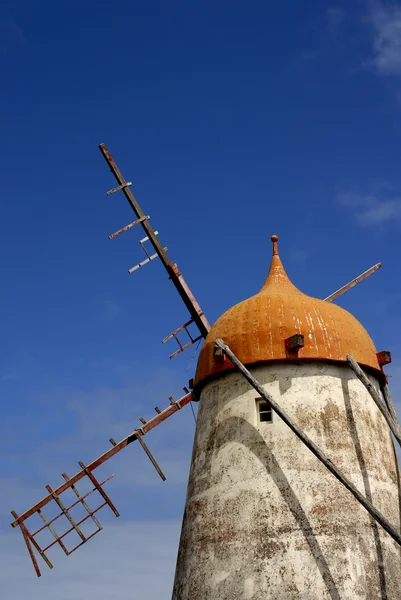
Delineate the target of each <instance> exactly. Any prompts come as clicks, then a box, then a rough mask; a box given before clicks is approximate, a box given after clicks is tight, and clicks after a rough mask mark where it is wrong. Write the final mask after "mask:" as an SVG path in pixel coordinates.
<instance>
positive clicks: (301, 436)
mask: <svg viewBox="0 0 401 600" xmlns="http://www.w3.org/2000/svg"><path fill="white" fill-rule="evenodd" d="M215 344H216V346H217V347H218V348H221V349H222V350H223V352H224V354H225V355H226V356H227V357H228V358H229V359H230V361H231V362H232V364H233V365H234V366H235V367H236V368H237V369H238V371H239V372H240V373H241V375H243V376H244V378H245V379H246V380H247V381H248V382H249V383H250V384H251V386H252V387H253V388H254V389H255V390H256V391H257V392H258V394H259V395H260V396H261V397H262V398H264V399H265V400H266V402H268V403H269V404H270V405H271V407H272V408H273V410H274V411H275V412H276V413H277V414H278V415H279V417H280V418H281V419H282V420H283V421H284V423H286V425H288V427H289V428H290V429H291V430H292V431H293V432H294V433H295V435H296V436H297V437H298V438H299V439H300V440H301V442H303V443H304V444H305V446H306V447H307V448H309V450H310V451H311V452H312V454H314V455H315V456H316V458H318V459H319V460H320V462H322V463H323V464H324V466H325V467H326V468H327V469H328V470H329V471H330V473H332V474H333V475H334V477H335V478H336V479H338V480H339V481H340V482H341V483H342V484H343V485H344V487H346V488H347V490H348V491H350V492H351V494H352V495H353V496H354V498H356V499H357V500H358V502H359V503H360V504H362V506H363V507H364V508H365V509H366V510H367V511H368V513H369V514H370V515H371V516H372V517H373V518H374V519H375V520H376V521H377V522H378V523H379V524H380V525H381V526H382V527H383V529H384V530H385V531H387V533H388V534H389V535H390V536H391V537H392V538H393V540H394V541H395V542H397V544H398V545H399V546H401V535H400V533H399V532H398V531H397V530H396V529H395V528H394V527H393V526H392V525H391V523H389V521H387V519H386V518H385V517H384V516H383V515H382V514H381V512H379V511H378V510H377V509H376V508H375V507H374V506H373V504H372V503H371V502H369V500H367V499H366V498H365V496H363V494H361V492H360V491H359V490H358V489H357V488H356V487H355V486H354V484H353V483H352V482H351V481H350V480H349V479H348V478H347V477H346V476H345V475H344V474H343V473H342V472H341V471H340V470H339V469H337V467H336V466H335V465H334V464H333V463H332V462H331V460H330V459H329V458H328V457H327V456H326V455H325V454H324V453H323V452H322V451H321V450H320V448H318V446H316V444H315V443H314V442H312V440H311V439H310V438H309V437H308V436H307V435H306V434H305V433H304V432H303V431H302V430H301V429H300V428H299V427H298V425H296V424H295V423H294V421H293V420H292V419H291V418H290V417H289V416H288V415H287V413H286V412H285V411H284V410H283V409H282V408H281V407H280V406H279V404H277V402H276V401H275V400H274V398H273V397H272V396H271V395H270V394H269V393H268V392H266V390H264V389H263V387H262V386H261V385H260V383H259V382H258V380H257V379H255V377H253V375H251V373H250V372H249V371H248V369H247V368H246V367H244V365H243V364H242V363H241V362H240V360H238V358H237V357H236V356H235V354H234V353H233V352H232V351H231V350H230V348H229V347H228V346H227V345H226V344H225V343H224V342H223V340H220V339H217V340H216V341H215Z"/></svg>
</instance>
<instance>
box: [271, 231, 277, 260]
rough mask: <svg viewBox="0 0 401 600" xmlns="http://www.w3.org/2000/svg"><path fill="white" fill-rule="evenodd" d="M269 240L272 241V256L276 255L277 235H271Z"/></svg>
mask: <svg viewBox="0 0 401 600" xmlns="http://www.w3.org/2000/svg"><path fill="white" fill-rule="evenodd" d="M271 240H272V242H273V256H278V235H272V237H271Z"/></svg>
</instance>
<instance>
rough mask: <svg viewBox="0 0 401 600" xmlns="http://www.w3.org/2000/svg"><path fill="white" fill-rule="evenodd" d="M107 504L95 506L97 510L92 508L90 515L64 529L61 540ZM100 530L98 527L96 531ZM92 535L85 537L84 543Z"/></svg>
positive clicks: (50, 545)
mask: <svg viewBox="0 0 401 600" xmlns="http://www.w3.org/2000/svg"><path fill="white" fill-rule="evenodd" d="M106 505H107V502H103V504H101V505H100V506H98V507H97V508H95V510H91V512H90V514H89V515H86V516H85V517H83V518H82V519H81V520H80V521H78V523H75V524H74V526H73V527H70V529H67V531H64V533H63V534H62V535H60V536H59V539H60V540H61V539H63V538H64V537H65V536H66V535H68V534H69V533H71V531H74V530H75V525H81V524H82V523H84V522H85V521H87V520H88V519H89V518H90V517H91V516H92V515H94V514H95V513H97V512H98V511H99V510H100V509H101V508H103V507H104V506H106ZM99 531H100V529H98V530H97V531H96V532H95V533H98V532H99ZM90 537H92V534H91V535H90V536H89V537H86V538H84V540H83V541H82V544H85V542H87V541H88V540H89V538H90ZM56 543H57V540H56V541H55V542H52V543H51V544H49V545H48V546H46V548H45V550H48V549H49V548H51V547H52V546H54V544H56ZM69 554H70V551H69Z"/></svg>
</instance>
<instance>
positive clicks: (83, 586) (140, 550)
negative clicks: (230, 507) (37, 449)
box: [0, 519, 180, 600]
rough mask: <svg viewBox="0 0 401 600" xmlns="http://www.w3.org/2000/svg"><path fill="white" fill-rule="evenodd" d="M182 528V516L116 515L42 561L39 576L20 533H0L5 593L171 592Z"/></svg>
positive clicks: (127, 595) (67, 596) (38, 596)
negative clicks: (69, 550) (78, 543)
mask: <svg viewBox="0 0 401 600" xmlns="http://www.w3.org/2000/svg"><path fill="white" fill-rule="evenodd" d="M179 532H180V522H179V521H178V519H175V520H157V519H154V520H152V521H149V522H147V523H144V522H139V523H135V522H124V521H122V522H119V521H118V520H116V521H114V522H113V523H108V524H107V529H106V528H105V529H104V531H102V532H101V533H99V535H97V536H95V537H94V538H93V539H92V540H90V541H89V542H88V545H87V546H86V545H85V546H83V548H80V549H79V550H78V551H77V552H74V553H73V554H71V556H69V557H68V558H67V557H66V556H64V555H63V554H61V555H59V556H58V557H57V558H59V560H58V561H54V569H53V570H51V571H49V569H48V568H47V567H46V565H44V563H43V562H42V563H41V564H43V565H44V567H43V570H42V572H43V575H42V577H41V578H40V579H37V578H36V575H35V573H34V571H33V568H32V567H31V565H30V564H29V557H28V555H27V551H26V547H25V544H24V542H23V540H22V536H21V535H20V534H19V532H18V531H11V529H10V531H9V532H7V533H2V538H1V539H2V544H1V550H0V560H1V565H2V568H1V570H0V585H1V589H2V595H3V597H4V598H7V599H10V600H11V598H13V599H15V600H22V599H23V598H24V599H25V598H26V599H28V598H29V600H42V599H43V598H57V599H58V600H71V598H74V599H75V600H87V599H88V598H96V600H109V598H113V599H115V600H131V599H132V598H144V599H146V600H163V599H165V598H170V597H171V592H172V588H173V578H174V566H175V559H176V555H177V546H178V538H179ZM82 553H84V554H85V557H83V555H82ZM52 559H53V557H52Z"/></svg>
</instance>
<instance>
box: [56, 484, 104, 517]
mask: <svg viewBox="0 0 401 600" xmlns="http://www.w3.org/2000/svg"><path fill="white" fill-rule="evenodd" d="M63 477H64V479H65V480H66V481H68V480H69V477H68V475H67V473H63ZM100 485H102V484H100ZM71 489H72V491H73V492H74V494H75V495H76V497H77V498H79V501H80V502H81V504H82V506H83V507H84V508H85V510H86V512H88V513H90V512H91V509H90V507H89V506H88V504H87V503H86V502H85V499H84V498H83V496H81V494H80V493H79V492H78V490H77V488H76V487H75V485H72V486H71ZM91 517H92V521H93V522H94V523H95V525H96V526H97V527H98V528H99V529H103V527H102V526H101V524H100V523H99V521H98V520H97V518H96V517H95V516H94V515H91Z"/></svg>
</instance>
